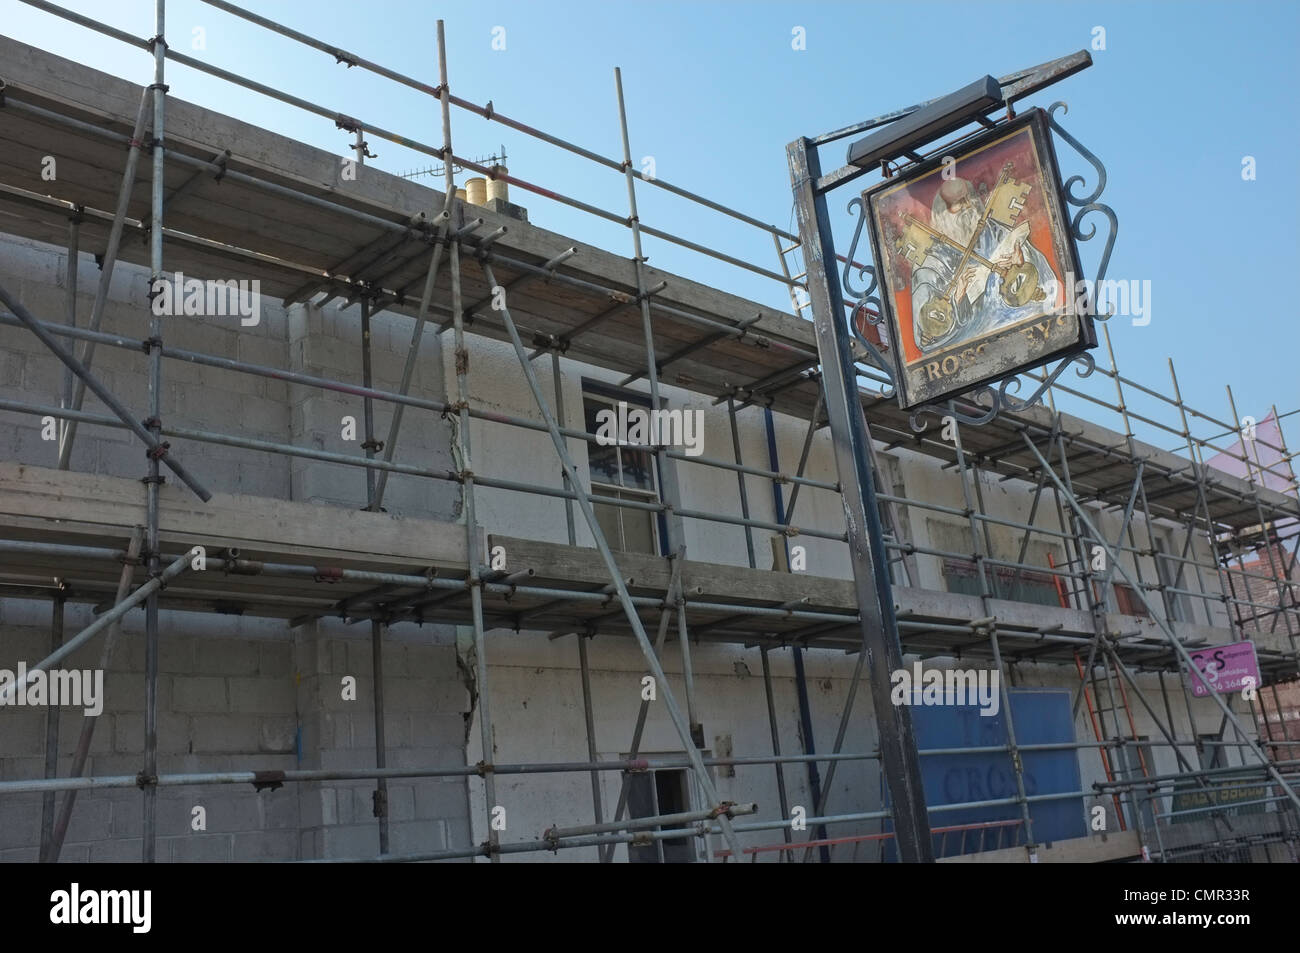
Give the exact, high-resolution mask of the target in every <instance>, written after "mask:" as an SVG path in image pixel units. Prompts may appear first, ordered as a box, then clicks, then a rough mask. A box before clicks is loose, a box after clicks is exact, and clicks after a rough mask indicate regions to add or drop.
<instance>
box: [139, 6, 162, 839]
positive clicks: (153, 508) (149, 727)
mask: <svg viewBox="0 0 1300 953" xmlns="http://www.w3.org/2000/svg"><path fill="white" fill-rule="evenodd" d="M166 7H167V0H155V5H154V19H155V30H154V38H153V40H152V41H151V46H152V49H153V59H154V76H153V85H152V86H151V87H150V89H151V90H153V182H152V186H153V187H152V189H151V190H150V206H151V207H150V219H149V271H150V277H151V281H150V290H151V292H152V293H154V294H157V293H158V292H159V289H160V283H161V281H162V280H163V221H162V219H163V201H164V197H163V187H164V181H163V180H164V173H165V172H166V151H165V147H164V144H163V143H164V137H165V130H166V126H165V123H164V116H165V112H166V105H167V86H166V85H165V83H164V79H165V74H166V64H167V40H166V27H167V10H166ZM149 311H150V315H149V341H148V344H149V419H148V420H147V421H146V426H147V428H148V430H149V432H150V433H151V434H153V437H154V440H156V441H160V442H161V439H162V319H161V317H160V316H159V315H158V314H157V313H156V312H155V310H154V309H153V308H150V309H149ZM165 450H166V447H165V445H162V444H161V443H160V445H159V448H158V450H151V451H149V454H148V457H149V473H148V476H146V477H145V485H146V492H147V493H148V496H147V502H146V507H145V541H146V542H145V545H146V549H147V550H148V553H149V561H148V565H149V577H150V578H151V579H157V578H158V577H159V575H160V574H161V571H162V570H161V563H160V560H159V554H158V490H159V486H160V484H161V483H162V476H161V475H160V474H159V472H158V469H159V468H158V461H159V460H160V459H161V452H165ZM160 451H161V452H160ZM144 620H145V621H144V624H145V653H144V668H145V696H144V697H145V712H144V771H143V772H142V773H141V776H140V786H141V787H142V788H143V790H144V819H143V825H142V830H143V836H142V837H141V856H142V859H143V861H144V862H145V863H146V864H152V863H153V862H154V861H155V860H156V858H157V837H158V829H157V811H158V592H157V590H155V591H154V592H151V593H150V594H149V597H148V600H147V601H146V602H145V607H144Z"/></svg>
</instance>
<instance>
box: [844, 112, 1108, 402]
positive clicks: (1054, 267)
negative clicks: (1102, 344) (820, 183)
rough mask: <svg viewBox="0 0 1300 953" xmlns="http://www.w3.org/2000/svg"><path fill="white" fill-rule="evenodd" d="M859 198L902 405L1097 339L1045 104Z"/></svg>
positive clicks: (998, 376)
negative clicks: (868, 230) (866, 226)
mask: <svg viewBox="0 0 1300 953" xmlns="http://www.w3.org/2000/svg"><path fill="white" fill-rule="evenodd" d="M863 200H864V205H865V206H866V208H867V219H868V223H869V226H870V229H871V245H872V249H873V251H874V256H875V263H876V274H877V275H878V276H879V280H880V302H881V311H882V322H883V323H884V326H885V328H886V335H887V337H888V339H889V341H890V342H891V346H890V348H889V355H890V357H891V358H892V360H893V362H894V372H895V373H894V379H895V383H896V386H897V390H898V400H899V404H900V405H901V406H902V407H903V408H904V409H911V408H914V407H917V406H919V405H921V404H932V403H935V402H938V401H941V400H943V399H945V398H948V397H952V396H954V395H956V394H960V393H963V392H965V391H969V390H970V389H971V388H973V387H977V386H979V385H981V384H985V383H989V382H990V381H995V380H998V379H1001V378H1004V377H1007V376H1009V375H1012V374H1015V373H1017V372H1018V371H1021V370H1026V369H1028V368H1031V367H1036V366H1038V365H1041V364H1043V363H1045V362H1047V361H1049V360H1052V359H1053V358H1058V357H1066V356H1069V355H1071V354H1076V353H1079V352H1080V351H1083V350H1086V349H1087V348H1090V347H1095V346H1096V343H1097V339H1096V332H1095V331H1094V330H1093V324H1092V317H1091V315H1090V314H1089V311H1088V296H1087V295H1085V294H1082V293H1080V290H1079V289H1081V288H1083V287H1084V285H1083V283H1082V282H1081V281H1080V278H1081V276H1082V271H1081V269H1080V267H1079V254H1078V250H1077V249H1076V248H1075V245H1074V239H1073V237H1072V235H1071V233H1070V227H1069V218H1068V216H1067V214H1066V210H1065V203H1064V201H1063V199H1062V195H1061V185H1060V173H1059V172H1058V170H1057V165H1056V153H1055V151H1054V150H1053V148H1052V140H1051V136H1050V134H1049V131H1048V128H1047V124H1046V122H1045V121H1044V113H1043V112H1042V110H1038V109H1035V110H1031V111H1029V112H1026V113H1024V114H1023V115H1021V116H1019V117H1018V118H1016V119H1013V120H1011V121H1010V122H1006V123H1003V124H1001V125H999V126H997V127H996V128H993V129H989V130H988V131H986V132H984V133H981V134H979V135H978V136H975V137H972V138H971V139H969V140H967V141H965V142H963V143H962V145H961V146H960V147H959V148H955V149H953V150H952V152H951V154H949V155H946V156H942V157H935V158H933V159H930V160H927V161H925V162H923V163H920V164H918V165H917V166H915V167H913V168H910V169H907V170H905V171H904V172H902V173H901V174H898V175H895V176H893V177H892V178H889V179H886V180H885V181H884V182H882V183H880V184H879V185H877V186H873V187H872V188H870V189H868V190H867V191H865V192H864V193H863Z"/></svg>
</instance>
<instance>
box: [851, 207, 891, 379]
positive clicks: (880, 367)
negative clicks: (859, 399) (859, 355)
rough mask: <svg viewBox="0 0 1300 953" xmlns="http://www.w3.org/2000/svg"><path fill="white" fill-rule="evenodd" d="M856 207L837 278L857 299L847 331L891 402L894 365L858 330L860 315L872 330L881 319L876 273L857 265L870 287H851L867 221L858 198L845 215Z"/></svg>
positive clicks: (859, 275)
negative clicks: (882, 379) (862, 350)
mask: <svg viewBox="0 0 1300 953" xmlns="http://www.w3.org/2000/svg"><path fill="white" fill-rule="evenodd" d="M855 205H856V206H857V215H858V224H857V226H856V227H855V228H854V229H853V243H852V244H851V245H850V246H849V254H848V257H847V260H846V261H845V262H844V270H843V271H842V272H841V274H840V284H841V285H842V286H843V288H844V291H845V293H846V294H847V296H848V297H850V298H854V299H856V301H855V302H854V304H853V309H852V310H851V311H850V312H849V315H848V322H849V331H850V332H852V334H853V337H854V339H855V340H857V342H858V343H859V344H861V345H862V346H863V348H865V349H866V351H867V353H868V354H869V355H871V357H872V358H873V359H874V360H875V364H868V365H867V366H869V367H870V368H871V370H872V371H873V372H875V373H880V374H883V375H884V376H885V377H886V379H887V381H888V383H882V384H881V386H880V390H879V393H880V396H881V397H883V398H885V399H887V400H888V399H890V398H893V397H894V396H895V395H896V393H897V392H896V390H895V387H894V371H893V363H892V362H891V361H890V360H889V358H887V357H885V355H884V354H882V353H881V351H880V349H879V348H878V347H876V344H875V342H874V341H872V340H870V339H869V338H868V337H867V336H866V335H864V334H863V333H862V331H861V330H860V329H859V328H858V321H857V318H858V315H862V319H863V320H864V321H866V322H867V323H868V324H870V325H872V326H874V327H879V326H880V325H881V323H882V319H881V313H880V298H879V297H878V296H877V295H876V294H875V290H876V286H877V279H876V269H875V268H873V267H872V266H871V265H859V266H858V277H859V278H869V279H870V280H871V283H870V284H869V285H868V286H867V287H866V288H865V289H863V288H855V287H854V283H853V277H852V273H853V267H854V263H855V262H856V260H857V259H856V258H855V255H856V254H857V250H858V242H859V241H860V240H861V239H862V226H863V224H864V223H865V222H866V220H867V210H866V205H865V203H864V202H863V201H862V198H861V197H855V198H854V199H852V200H851V201H850V202H849V204H848V207H847V211H848V212H849V213H850V214H852V213H853V207H854V206H855ZM872 305H875V307H874V308H872V307H871V306H872ZM864 363H865V362H864Z"/></svg>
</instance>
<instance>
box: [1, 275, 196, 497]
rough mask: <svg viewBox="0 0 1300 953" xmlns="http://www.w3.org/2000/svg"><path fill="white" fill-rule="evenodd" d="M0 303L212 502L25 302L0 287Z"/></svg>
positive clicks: (183, 479)
mask: <svg viewBox="0 0 1300 953" xmlns="http://www.w3.org/2000/svg"><path fill="white" fill-rule="evenodd" d="M0 303H3V304H4V306H5V307H6V308H8V309H9V310H10V311H11V312H12V313H13V315H14V317H16V318H17V319H18V320H19V321H21V322H22V323H23V324H25V325H26V326H27V328H28V330H30V331H31V332H32V333H33V334H35V335H36V337H37V338H39V339H40V342H41V343H42V344H44V345H45V346H46V347H47V348H49V350H50V352H51V353H52V354H53V355H54V356H55V357H57V358H58V359H59V360H60V361H62V362H63V363H64V365H65V366H66V367H67V368H68V369H69V370H70V371H72V373H73V374H75V375H77V377H78V378H80V379H81V380H82V381H85V384H86V387H87V388H89V390H90V392H91V393H92V394H94V395H95V396H96V397H98V398H99V399H100V400H101V401H102V402H103V404H104V406H105V407H107V408H108V409H109V410H111V411H112V412H113V413H114V414H115V415H116V416H117V418H118V419H119V420H120V421H122V423H123V424H125V425H126V428H127V429H128V430H130V431H131V433H133V434H135V435H136V436H137V437H139V438H140V440H141V442H143V443H144V445H145V446H146V447H148V448H149V454H150V456H152V457H155V458H156V459H159V460H161V461H162V462H163V463H165V464H166V465H167V468H168V469H169V470H171V471H172V472H173V473H175V474H176V476H177V477H178V478H179V479H180V480H181V482H182V483H184V484H185V485H186V486H188V487H189V488H190V489H191V490H193V491H194V493H195V494H196V495H197V496H198V498H199V499H201V500H202V501H203V502H204V503H206V502H208V501H209V500H210V499H212V494H211V493H210V492H208V490H207V489H206V488H205V487H204V486H203V484H202V483H200V482H199V481H198V480H197V479H196V478H195V477H194V476H193V475H192V474H191V473H190V472H189V471H188V470H187V469H185V467H184V466H183V465H182V464H181V462H180V461H179V460H177V459H176V458H175V457H173V456H172V455H171V454H170V453H169V452H168V448H167V444H165V443H163V442H162V441H161V440H159V439H158V438H157V437H155V436H154V435H153V434H151V433H150V432H149V431H148V430H146V429H145V426H144V424H142V423H141V422H140V421H138V420H136V419H135V418H134V417H133V416H131V411H129V410H128V409H127V408H126V405H125V404H123V403H122V402H121V401H120V400H118V399H117V398H116V397H114V396H113V394H112V392H111V391H109V389H108V388H107V387H105V386H104V385H103V384H101V383H100V382H99V381H98V380H97V379H96V378H95V376H94V375H93V374H91V372H90V370H89V369H88V368H87V367H86V366H85V365H84V364H82V363H81V362H80V361H79V360H77V358H76V357H75V356H74V355H73V354H72V353H71V352H70V351H68V350H67V349H66V348H64V347H63V346H62V345H61V344H59V342H58V341H56V340H55V339H54V335H52V334H50V332H49V331H47V330H45V326H44V325H43V324H42V323H41V322H40V321H39V320H37V318H36V317H35V316H34V315H33V314H32V313H31V312H30V311H28V310H27V309H26V308H25V307H23V305H22V303H21V302H20V301H19V300H18V299H17V298H15V297H14V296H13V295H12V294H10V293H9V292H8V291H7V290H6V289H5V288H4V287H3V286H0Z"/></svg>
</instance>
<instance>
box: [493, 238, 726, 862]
mask: <svg viewBox="0 0 1300 953" xmlns="http://www.w3.org/2000/svg"><path fill="white" fill-rule="evenodd" d="M482 268H483V275H484V277H485V278H486V279H487V283H488V287H496V286H497V279H496V275H495V274H493V272H492V266H491V265H489V264H488V263H487V262H486V261H484V262H482ZM498 313H499V314H500V315H501V320H502V322H503V323H504V324H505V328H506V332H507V333H508V334H509V335H510V343H511V344H512V345H513V346H514V349H515V356H516V357H517V358H518V359H519V366H520V367H522V368H523V371H524V377H525V378H526V379H527V381H528V388H529V390H531V391H532V394H533V399H534V400H535V401H536V402H537V408H538V410H540V411H541V413H542V417H543V419H544V420H545V421H546V429H547V430H548V431H549V432H550V435H551V442H552V443H553V444H554V445H555V452H556V453H557V454H559V457H560V463H561V465H562V466H563V467H564V473H565V475H566V476H567V477H568V480H569V485H570V486H573V487H580V486H582V484H581V483H580V482H579V480H578V470H577V467H576V466H574V463H573V458H572V457H570V456H569V449H568V447H566V446H565V443H564V437H563V436H562V435H561V433H560V427H559V424H557V423H556V421H555V417H554V415H553V414H552V413H551V407H550V404H548V403H547V400H546V396H545V395H544V394H543V393H542V387H541V384H539V383H538V381H537V374H536V373H535V372H534V371H533V366H532V364H531V363H529V361H528V353H527V351H525V350H524V345H523V342H522V341H521V340H520V338H519V330H518V328H516V327H515V322H514V319H513V318H511V317H510V309H509V307H502V309H501V310H500V311H499V312H498ZM577 503H578V508H579V509H581V510H582V517H583V519H585V520H586V521H587V526H588V527H589V528H590V529H591V534H592V536H594V537H595V540H596V549H597V550H598V551H599V552H600V556H601V559H602V560H604V563H605V568H606V569H608V570H609V575H610V578H611V579H613V580H614V588H615V591H616V592H617V593H618V600H619V602H620V604H621V605H622V606H623V611H624V612H625V613H627V619H628V623H629V624H630V625H631V627H632V632H633V634H634V635H635V636H636V640H637V644H638V645H640V647H641V653H642V654H643V655H644V656H645V660H646V664H647V665H649V666H650V672H651V674H653V675H654V678H655V683H656V684H657V685H658V686H659V687H660V690H661V691H662V692H663V700H664V707H665V708H667V709H668V716H669V718H671V719H672V723H673V727H674V728H676V729H677V734H678V737H679V738H681V742H682V746H683V747H684V748H685V749H686V756H687V758H688V759H689V760H690V763H691V769H692V771H694V773H695V776H696V778H697V779H698V780H699V783H700V788H701V790H702V791H703V792H704V797H705V798H706V799H707V801H708V803H709V804H718V803H720V799H719V797H718V792H717V789H716V788H715V787H714V785H713V778H712V777H711V776H710V775H709V771H708V769H707V768H706V767H705V766H704V761H703V759H702V758H701V757H700V752H699V749H697V748H696V747H695V742H694V741H693V740H692V738H691V727H690V725H689V724H688V723H687V721H686V716H685V715H684V714H683V713H682V710H681V707H680V706H679V705H678V704H677V699H676V698H675V697H674V696H673V693H672V690H671V689H670V688H669V686H668V676H667V675H665V674H664V669H663V666H662V665H661V664H659V657H658V656H657V655H656V654H655V650H654V646H653V645H652V644H651V643H650V638H649V636H647V635H646V631H645V626H644V625H642V624H641V617H640V616H639V615H637V611H636V606H635V605H633V603H632V597H631V594H630V593H629V592H628V591H627V586H626V584H625V583H624V582H623V576H622V574H621V573H620V572H619V568H618V564H617V563H616V562H615V561H614V554H613V553H612V552H610V549H609V545H608V544H607V543H606V542H605V534H604V532H603V531H602V530H601V528H600V523H599V522H598V521H597V519H596V511H595V510H593V509H592V506H591V501H590V500H588V499H587V495H586V494H585V493H578V494H577ZM718 824H719V825H720V826H721V828H722V836H723V838H724V839H725V840H726V842H727V846H728V847H729V848H730V849H731V850H732V851H733V856H735V857H740V856H741V849H740V841H739V840H738V839H737V838H736V832H735V831H734V830H733V829H732V826H731V820H730V818H728V817H726V816H725V815H721V816H719V817H718Z"/></svg>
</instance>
